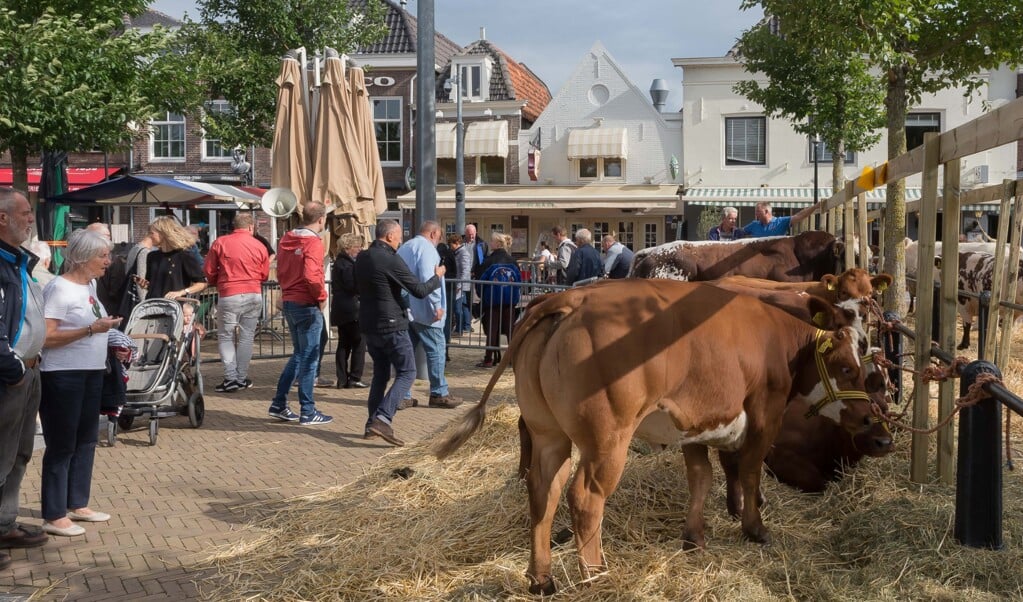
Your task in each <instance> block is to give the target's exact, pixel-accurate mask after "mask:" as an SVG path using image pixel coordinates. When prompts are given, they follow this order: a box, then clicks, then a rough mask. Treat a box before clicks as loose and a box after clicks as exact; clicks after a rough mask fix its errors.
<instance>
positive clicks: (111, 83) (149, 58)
mask: <svg viewBox="0 0 1023 602" xmlns="http://www.w3.org/2000/svg"><path fill="white" fill-rule="evenodd" d="M14 4H17V7H15V8H10V7H11V6H13V5H12V4H8V5H7V6H8V8H5V9H0V48H3V49H5V50H4V51H3V54H0V151H6V150H9V151H11V159H12V163H13V166H14V172H15V173H14V176H15V178H14V179H15V185H18V186H22V187H23V186H24V185H25V179H24V178H25V174H24V170H25V168H26V161H27V156H28V155H29V154H31V153H37V152H40V151H42V150H43V149H58V150H66V151H78V150H91V149H97V148H98V149H101V150H107V151H110V150H115V149H118V148H123V147H124V146H126V145H127V144H128V143H129V142H130V141H131V139H132V137H133V136H135V135H136V134H137V132H136V131H135V130H134V129H133V128H132V124H139V123H147V122H148V121H149V119H150V118H151V117H152V115H153V113H154V111H155V110H156V108H157V107H158V106H161V105H167V104H174V101H170V100H166V99H172V98H185V97H186V96H187V92H186V91H187V89H188V87H189V83H188V81H187V80H183V79H182V78H181V77H180V76H179V74H177V73H175V72H173V71H168V70H167V68H166V64H165V62H164V57H166V56H167V52H168V49H169V44H170V42H171V40H172V34H170V33H169V32H167V31H166V30H162V29H159V28H157V29H156V30H155V31H153V32H151V33H146V34H142V33H140V32H138V31H135V30H128V31H124V23H123V18H124V16H125V15H134V14H138V13H139V12H141V11H142V10H144V9H145V3H144V2H134V1H133V2H105V3H85V2H58V3H55V4H56V6H54V3H51V4H50V5H39V4H29V3H14Z"/></svg>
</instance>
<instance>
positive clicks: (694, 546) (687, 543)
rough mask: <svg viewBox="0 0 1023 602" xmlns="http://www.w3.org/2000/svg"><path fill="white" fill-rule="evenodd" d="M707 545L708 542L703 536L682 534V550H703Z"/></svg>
mask: <svg viewBox="0 0 1023 602" xmlns="http://www.w3.org/2000/svg"><path fill="white" fill-rule="evenodd" d="M706 543H707V540H706V538H705V537H704V536H703V535H702V534H700V535H695V534H693V533H685V532H683V533H682V550H684V551H686V552H689V551H691V550H702V549H703V548H704V546H705V545H706Z"/></svg>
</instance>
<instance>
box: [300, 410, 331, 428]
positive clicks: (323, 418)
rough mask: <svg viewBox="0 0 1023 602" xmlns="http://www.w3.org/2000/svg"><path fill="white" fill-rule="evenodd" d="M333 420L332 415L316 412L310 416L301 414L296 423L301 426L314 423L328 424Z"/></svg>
mask: <svg viewBox="0 0 1023 602" xmlns="http://www.w3.org/2000/svg"><path fill="white" fill-rule="evenodd" d="M333 421H334V417H333V416H327V415H326V414H324V413H323V412H316V413H315V414H312V415H310V416H302V419H301V420H299V422H298V423H299V424H300V425H302V426H313V425H316V424H328V423H330V422H333Z"/></svg>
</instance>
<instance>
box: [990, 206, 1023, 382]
mask: <svg viewBox="0 0 1023 602" xmlns="http://www.w3.org/2000/svg"><path fill="white" fill-rule="evenodd" d="M1015 192H1016V193H1017V194H1016V201H1017V202H1016V207H1015V209H1016V210H1015V211H1014V212H1013V221H1012V233H1011V234H1010V236H1009V244H1010V245H1012V246H1011V247H1009V266H1008V269H1007V270H1006V272H1007V273H1008V274H1007V276H1006V278H1007V279H1008V280H1007V286H1006V288H1005V298H1006V299H1015V298H1016V293H1017V291H1016V285H1017V282H1018V278H1019V256H1020V248H1019V245H1020V242H1021V239H1023V208H1021V207H1020V203H1019V202H1018V201H1019V198H1020V194H1019V192H1020V191H1019V189H1018V188H1017V189H1016V190H1015ZM999 251H1001V249H999ZM1005 312H1006V313H1005V315H1004V318H1003V320H1004V321H1003V323H1004V324H1005V327H1004V328H1002V338H1001V341H999V345H998V355H997V356H996V357H995V360H996V361H998V362H1001V363H1003V364H1005V365H1008V363H1009V350H1010V348H1011V347H1012V321H1013V312H1012V311H1011V310H1008V309H1006V310H1005ZM1002 358H1005V359H1002Z"/></svg>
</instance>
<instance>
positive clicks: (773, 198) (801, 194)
mask: <svg viewBox="0 0 1023 602" xmlns="http://www.w3.org/2000/svg"><path fill="white" fill-rule="evenodd" d="M886 192H887V191H886V189H885V188H884V187H883V186H882V187H880V188H875V189H874V190H871V191H870V192H868V193H866V194H867V208H868V209H880V208H881V207H884V203H885V199H886V198H887V196H886ZM920 193H921V189H920V188H910V187H907V188H906V201H908V202H912V201H919V200H920ZM817 194H818V199H827V198H830V197H831V195H832V192H831V189H830V188H819V189H818V191H817ZM938 194H941V190H939V191H938ZM761 201H768V202H770V203H771V206H773V207H776V208H787V209H801V208H803V207H806V206H807V205H809V204H811V203H813V188H812V187H798V188H783V187H771V186H766V187H758V188H736V187H733V188H723V187H722V188H716V187H711V186H694V187H693V188H688V189H685V190H684V192H683V194H682V202H683V203H687V204H690V205H706V206H712V207H727V206H732V207H752V206H754V205H756V204H757V203H759V202H761ZM961 210H962V211H987V212H992V213H997V212H998V210H999V206H998V203H982V204H970V205H963V206H962V207H961Z"/></svg>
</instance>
